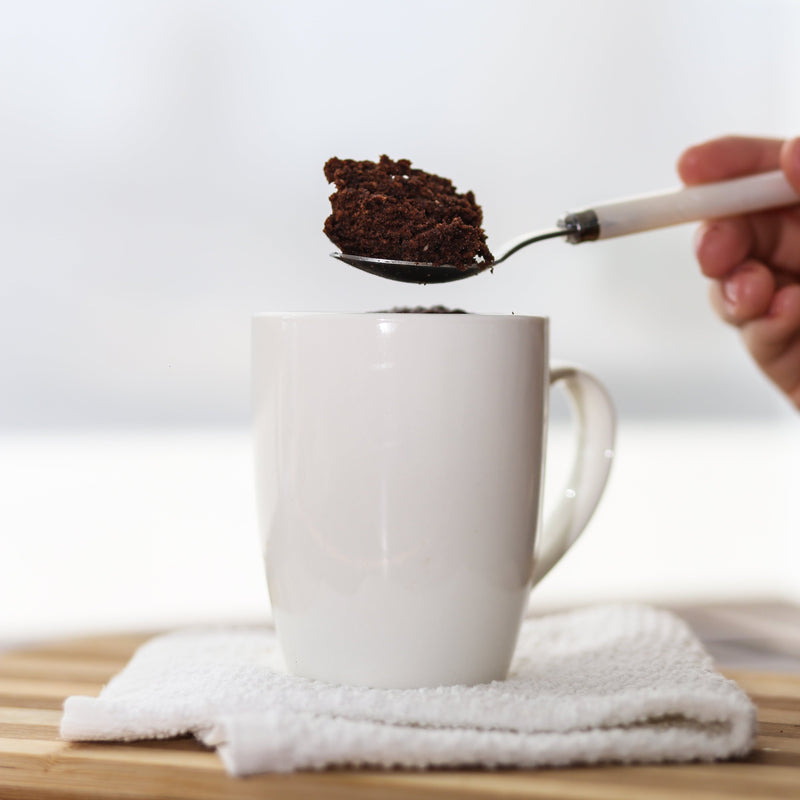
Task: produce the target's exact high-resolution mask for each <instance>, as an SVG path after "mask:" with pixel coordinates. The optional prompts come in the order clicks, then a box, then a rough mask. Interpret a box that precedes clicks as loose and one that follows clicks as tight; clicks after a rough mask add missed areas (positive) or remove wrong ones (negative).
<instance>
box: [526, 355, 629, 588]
mask: <svg viewBox="0 0 800 800" xmlns="http://www.w3.org/2000/svg"><path fill="white" fill-rule="evenodd" d="M556 383H561V384H562V386H563V387H564V389H565V390H566V393H567V398H568V399H569V401H570V406H571V409H572V413H573V416H574V417H575V421H576V422H577V425H578V437H577V447H576V451H575V456H574V459H573V463H572V469H571V470H570V476H569V480H568V481H567V485H566V486H565V487H564V489H563V490H562V492H561V496H560V498H559V499H558V501H557V503H556V506H555V508H554V509H553V512H552V514H551V515H550V516H549V517H548V519H547V521H546V522H545V525H544V529H543V530H542V536H541V537H539V542H538V546H537V548H536V553H535V556H534V562H533V582H532V584H531V585H532V586H535V585H536V584H537V583H538V582H539V581H540V580H541V579H542V578H544V576H545V575H547V573H548V572H550V570H551V569H552V568H553V567H554V566H555V565H556V564H557V563H558V561H559V560H560V559H561V557H562V556H563V555H564V554H565V553H566V552H567V550H569V548H570V547H572V545H573V544H574V543H575V540H576V539H577V538H578V536H580V534H581V532H582V531H583V529H584V528H585V527H586V525H587V523H588V522H589V520H590V519H591V516H592V514H594V511H595V509H596V508H597V504H598V503H599V502H600V497H601V496H602V494H603V490H604V489H605V486H606V481H607V480H608V473H609V471H610V469H611V462H612V460H613V458H614V434H615V430H616V414H615V412H614V406H613V404H612V402H611V398H610V397H609V394H608V392H607V391H606V389H605V387H604V386H603V384H602V383H600V381H599V380H598V379H597V378H595V377H594V376H593V375H591V374H590V373H588V372H586V371H585V370H582V369H580V368H579V367H576V366H572V365H569V364H559V365H551V367H550V386H551V388H552V386H553V385H554V384H556Z"/></svg>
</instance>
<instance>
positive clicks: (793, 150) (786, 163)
mask: <svg viewBox="0 0 800 800" xmlns="http://www.w3.org/2000/svg"><path fill="white" fill-rule="evenodd" d="M783 147H784V152H783V153H782V158H781V166H782V167H783V170H784V172H785V173H786V177H787V178H788V179H789V182H790V183H791V184H792V186H794V188H795V190H797V191H800V138H798V139H790V140H788V141H787V142H786V143H785V144H784V146H783Z"/></svg>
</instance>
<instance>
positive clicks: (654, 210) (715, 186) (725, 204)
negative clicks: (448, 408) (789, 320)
mask: <svg viewBox="0 0 800 800" xmlns="http://www.w3.org/2000/svg"><path fill="white" fill-rule="evenodd" d="M795 203H800V195H798V194H797V192H795V190H794V189H792V187H791V186H790V185H789V183H788V181H787V180H786V178H785V176H784V174H783V173H782V172H781V171H780V170H776V171H775V172H765V173H762V174H760V175H749V176H748V177H746V178H736V179H734V180H729V181H722V182H720V183H706V184H703V185H701V186H691V187H688V188H683V189H675V190H673V191H669V192H660V193H658V194H651V195H642V196H640V197H631V198H628V199H626V200H617V201H616V202H612V203H603V204H601V205H597V206H594V207H593V208H592V209H591V210H592V211H593V212H594V213H595V214H596V215H597V222H598V223H599V227H600V230H599V234H598V236H597V238H598V239H611V238H613V237H615V236H624V235H626V234H628V233H639V232H641V231H649V230H653V229H654V228H665V227H667V226H668V225H680V224H681V223H683V222H696V221H697V220H701V219H714V218H716V217H730V216H733V215H735V214H746V213H749V212H751V211H762V210H764V209H767V208H778V207H780V206H788V205H793V204H795Z"/></svg>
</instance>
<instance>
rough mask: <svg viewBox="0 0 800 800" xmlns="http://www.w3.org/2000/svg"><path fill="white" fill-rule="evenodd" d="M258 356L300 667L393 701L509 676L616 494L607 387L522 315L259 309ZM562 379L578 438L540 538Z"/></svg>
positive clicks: (266, 450) (262, 466)
mask: <svg viewBox="0 0 800 800" xmlns="http://www.w3.org/2000/svg"><path fill="white" fill-rule="evenodd" d="M252 357H253V362H252V380H253V414H254V438H255V467H256V497H257V502H258V513H259V522H260V529H261V539H262V543H263V546H264V556H265V564H266V573H267V583H268V587H269V594H270V601H271V604H272V609H273V615H274V620H275V625H276V629H277V634H278V639H279V641H280V644H281V649H282V651H283V655H284V658H285V661H286V666H287V668H288V670H289V671H290V672H292V673H294V674H297V675H302V676H305V677H309V678H315V679H318V680H323V681H327V682H331V683H340V684H349V685H357V686H371V687H385V688H412V687H423V686H440V685H452V684H478V683H484V682H487V681H492V680H502V679H503V678H505V677H506V675H507V673H508V668H509V664H510V662H511V657H512V655H513V652H514V648H515V645H516V640H517V636H518V633H519V628H520V624H521V621H522V617H523V615H524V612H525V608H526V604H527V600H528V594H529V592H530V590H531V588H532V587H533V586H534V585H535V584H536V583H538V581H539V580H541V578H542V577H543V576H544V575H545V574H546V573H547V572H548V571H549V570H550V568H551V567H552V566H553V565H554V564H555V563H556V562H557V561H558V560H559V559H560V558H561V556H562V555H564V553H565V552H566V551H567V550H568V549H569V547H570V546H571V544H572V543H573V542H574V541H575V539H576V538H577V536H578V535H579V534H580V532H581V531H582V530H583V528H584V527H585V525H586V523H587V522H588V521H589V518H590V517H591V515H592V513H593V512H594V509H595V507H596V505H597V503H598V501H599V499H600V496H601V494H602V492H603V489H604V487H605V483H606V479H607V476H608V472H609V468H610V466H611V460H612V455H613V446H614V429H615V417H614V410H613V407H612V404H611V401H610V399H609V397H608V394H607V392H606V391H605V389H604V388H603V386H602V385H601V384H600V383H599V382H598V381H597V379H596V378H594V377H592V376H591V375H589V374H588V373H586V372H584V371H582V370H580V369H578V368H577V367H572V366H562V367H554V368H552V369H551V368H550V366H549V362H548V320H547V319H545V318H542V317H527V316H518V315H513V316H501V315H497V316H494V315H479V314H423V313H373V314H369V313H365V314H344V313H342V314H339V313H266V314H259V315H257V316H256V317H255V318H254V320H253V349H252ZM555 382H560V383H562V384H563V386H564V388H565V389H566V391H567V394H568V397H569V398H570V399H571V401H572V406H573V409H574V410H575V412H576V414H575V416H576V421H577V425H578V430H579V436H578V437H577V439H578V446H577V452H576V453H575V461H574V466H573V469H572V473H571V477H570V478H569V481H568V485H567V486H566V487H565V489H564V491H563V492H562V494H561V495H560V499H559V501H558V502H557V504H556V507H555V510H554V512H553V515H552V516H551V517H550V519H548V521H547V523H546V524H545V525H544V527H543V528H542V525H541V520H540V518H541V507H542V502H541V499H542V489H543V471H544V470H543V468H544V461H545V444H546V440H547V436H546V426H547V409H548V398H549V389H550V386H551V385H552V384H553V383H555ZM540 531H541V532H540Z"/></svg>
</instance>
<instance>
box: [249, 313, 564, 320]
mask: <svg viewBox="0 0 800 800" xmlns="http://www.w3.org/2000/svg"><path fill="white" fill-rule="evenodd" d="M325 317H327V318H329V319H330V318H338V319H376V318H378V317H380V318H391V319H421V318H422V319H458V320H467V319H472V320H475V319H483V320H492V321H494V320H525V321H529V322H530V321H531V320H535V321H540V322H548V321H549V319H550V318H549V317H543V316H538V315H535V314H516V313H510V314H501V313H494V312H489V313H482V312H472V311H467V312H464V313H448V312H441V313H430V312H424V311H256V312H254V313H253V314H252V315H251V319H252V320H253V321H256V320H258V319H306V318H307V319H312V318H325Z"/></svg>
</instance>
